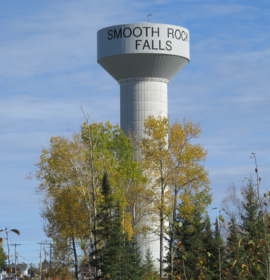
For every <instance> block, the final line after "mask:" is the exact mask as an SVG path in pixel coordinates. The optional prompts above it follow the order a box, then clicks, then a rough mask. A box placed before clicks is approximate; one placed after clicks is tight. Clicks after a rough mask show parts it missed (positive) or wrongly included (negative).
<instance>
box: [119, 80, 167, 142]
mask: <svg viewBox="0 0 270 280" xmlns="http://www.w3.org/2000/svg"><path fill="white" fill-rule="evenodd" d="M168 83H169V80H167V79H161V78H131V79H124V80H120V81H119V84H120V126H121V129H122V130H123V131H124V132H125V133H126V135H128V133H129V132H132V135H134V136H135V137H136V138H137V140H140V139H141V138H142V137H144V121H145V119H146V118H147V117H148V116H149V115H153V116H154V117H158V116H162V117H167V116H168V94H167V88H168Z"/></svg>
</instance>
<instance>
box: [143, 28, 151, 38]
mask: <svg viewBox="0 0 270 280" xmlns="http://www.w3.org/2000/svg"><path fill="white" fill-rule="evenodd" d="M143 28H144V29H145V36H146V37H148V29H149V28H151V27H149V26H143Z"/></svg>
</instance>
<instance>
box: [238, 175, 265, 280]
mask: <svg viewBox="0 0 270 280" xmlns="http://www.w3.org/2000/svg"><path fill="white" fill-rule="evenodd" d="M243 196H244V201H243V202H242V206H243V214H242V215H241V225H240V229H241V231H242V234H243V238H242V245H243V246H244V251H245V253H244V258H243V261H244V263H243V264H242V267H243V268H244V271H243V272H242V274H246V279H261V276H262V275H261V273H260V271H259V270H258V269H257V267H258V253H259V254H261V252H259V247H258V240H259V238H260V236H261V234H260V232H263V227H262V223H261V218H260V217H259V215H258V213H259V209H260V205H259V199H258V197H257V193H256V190H255V186H254V183H253V182H252V180H251V179H249V180H248V183H247V186H246V188H245V189H244V190H243Z"/></svg>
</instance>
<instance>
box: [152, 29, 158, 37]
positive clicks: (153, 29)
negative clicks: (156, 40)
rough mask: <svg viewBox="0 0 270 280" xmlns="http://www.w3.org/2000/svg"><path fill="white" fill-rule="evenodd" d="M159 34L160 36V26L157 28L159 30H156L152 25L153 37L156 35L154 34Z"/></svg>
mask: <svg viewBox="0 0 270 280" xmlns="http://www.w3.org/2000/svg"><path fill="white" fill-rule="evenodd" d="M155 33H156V34H157V37H159V27H158V28H157V30H156V31H155V30H154V27H152V37H154V34H155Z"/></svg>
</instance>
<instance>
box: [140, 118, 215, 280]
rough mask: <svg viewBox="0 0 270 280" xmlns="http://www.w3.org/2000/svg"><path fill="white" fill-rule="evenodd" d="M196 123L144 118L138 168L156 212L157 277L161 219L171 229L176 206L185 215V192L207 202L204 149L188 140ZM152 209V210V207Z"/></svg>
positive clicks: (187, 201)
mask: <svg viewBox="0 0 270 280" xmlns="http://www.w3.org/2000/svg"><path fill="white" fill-rule="evenodd" d="M200 133H201V128H200V126H199V125H198V124H193V123H192V122H191V121H187V120H186V119H184V121H183V123H179V122H175V123H174V124H173V125H170V124H169V119H168V118H165V117H158V118H155V117H154V116H149V117H148V118H147V119H146V120H145V135H146V137H144V138H143V139H142V141H141V143H140V147H141V150H140V153H141V155H142V168H143V170H144V172H145V174H146V176H147V177H148V189H150V190H151V192H152V198H153V206H154V209H153V210H154V211H155V209H157V210H158V212H159V224H160V228H159V235H160V277H161V279H162V277H163V262H162V261H163V259H164V256H163V252H164V249H163V248H164V246H163V241H164V232H165V230H166V229H165V220H166V219H169V220H170V222H171V229H172V230H173V229H174V223H175V221H176V212H177V210H179V211H182V212H183V214H184V213H185V215H188V214H189V213H191V212H192V210H193V205H192V202H194V201H192V200H191V199H189V195H188V194H189V192H193V193H195V194H196V193H198V195H197V198H200V199H201V203H202V208H205V206H206V205H208V204H209V203H210V199H209V195H208V191H209V180H208V173H207V172H206V171H205V169H204V166H203V165H202V162H203V161H205V159H206V156H207V152H206V151H205V149H204V148H203V147H202V146H201V145H199V144H193V143H192V142H191V141H192V140H193V139H196V138H198V137H199V136H200ZM155 212H156V211H155ZM173 238H174V233H173V232H172V235H171V239H170V242H171V246H170V255H171V269H172V270H173V256H174V252H173V246H172V243H173Z"/></svg>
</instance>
